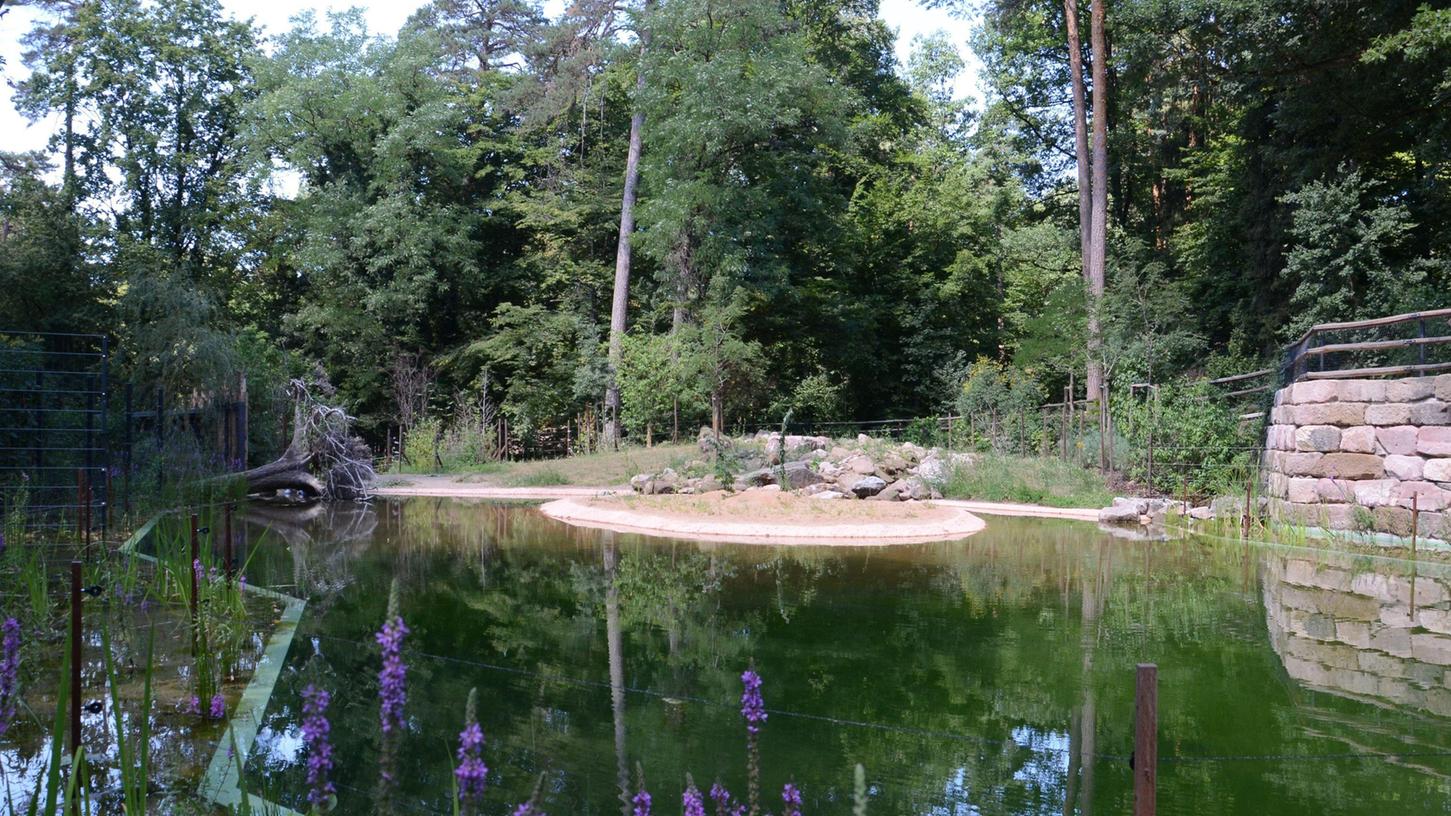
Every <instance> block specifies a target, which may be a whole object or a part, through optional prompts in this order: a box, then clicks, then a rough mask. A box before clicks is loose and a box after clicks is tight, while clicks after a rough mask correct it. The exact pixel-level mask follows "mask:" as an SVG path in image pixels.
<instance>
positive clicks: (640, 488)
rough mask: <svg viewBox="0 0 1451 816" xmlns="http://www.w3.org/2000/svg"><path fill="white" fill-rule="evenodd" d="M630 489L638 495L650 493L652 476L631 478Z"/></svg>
mask: <svg viewBox="0 0 1451 816" xmlns="http://www.w3.org/2000/svg"><path fill="white" fill-rule="evenodd" d="M630 489H631V490H633V491H635V492H636V493H649V492H650V474H648V473H641V474H639V475H636V476H631V477H630Z"/></svg>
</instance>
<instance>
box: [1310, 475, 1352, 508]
mask: <svg viewBox="0 0 1451 816" xmlns="http://www.w3.org/2000/svg"><path fill="white" fill-rule="evenodd" d="M1315 493H1316V495H1317V496H1319V498H1320V501H1327V502H1347V503H1348V502H1353V501H1355V483H1354V482H1343V481H1340V480H1337V479H1316V480H1315Z"/></svg>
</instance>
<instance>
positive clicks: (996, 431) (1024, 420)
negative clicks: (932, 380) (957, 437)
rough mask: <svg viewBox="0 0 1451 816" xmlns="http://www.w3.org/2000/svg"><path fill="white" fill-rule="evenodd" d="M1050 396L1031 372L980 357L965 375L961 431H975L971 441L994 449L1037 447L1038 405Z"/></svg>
mask: <svg viewBox="0 0 1451 816" xmlns="http://www.w3.org/2000/svg"><path fill="white" fill-rule="evenodd" d="M1045 399H1046V394H1045V393H1044V390H1043V386H1042V384H1041V383H1040V382H1039V381H1038V380H1037V379H1035V378H1034V377H1033V376H1032V374H1030V373H1029V372H1027V371H1025V370H1023V369H1021V368H1018V367H1016V366H1006V365H1003V364H1002V363H997V362H993V361H991V360H986V359H979V360H978V361H976V362H974V363H973V364H972V365H970V366H968V368H967V370H966V371H965V372H964V373H963V375H962V384H961V385H960V386H959V388H958V394H957V404H956V409H957V413H958V415H959V416H961V417H963V421H962V422H960V423H959V425H958V430H959V431H967V432H969V433H975V435H976V436H975V438H973V439H968V440H967V443H968V444H970V445H973V446H978V445H984V446H986V447H987V448H988V449H990V450H994V451H1007V450H1015V451H1017V452H1019V453H1023V452H1026V451H1027V450H1031V449H1033V448H1035V447H1036V445H1035V444H1034V441H1035V439H1036V438H1037V435H1038V433H1039V428H1038V425H1039V411H1038V406H1040V405H1042V404H1043V402H1044V401H1045Z"/></svg>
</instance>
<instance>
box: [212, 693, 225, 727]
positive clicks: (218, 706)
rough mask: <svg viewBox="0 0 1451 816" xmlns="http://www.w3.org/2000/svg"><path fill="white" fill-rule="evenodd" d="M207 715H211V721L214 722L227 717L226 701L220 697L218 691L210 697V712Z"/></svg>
mask: <svg viewBox="0 0 1451 816" xmlns="http://www.w3.org/2000/svg"><path fill="white" fill-rule="evenodd" d="M208 713H209V714H211V715H212V719H214V720H220V719H222V718H223V717H225V716H227V701H226V699H224V698H223V697H222V693H221V692H220V691H219V692H217V693H216V694H214V695H212V705H211V710H210V711H209V712H208Z"/></svg>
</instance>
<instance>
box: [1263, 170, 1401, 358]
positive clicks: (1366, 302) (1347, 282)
mask: <svg viewBox="0 0 1451 816" xmlns="http://www.w3.org/2000/svg"><path fill="white" fill-rule="evenodd" d="M1336 176H1337V177H1336V178H1333V179H1329V180H1326V181H1312V182H1310V183H1308V184H1306V185H1305V186H1303V187H1301V188H1300V189H1299V190H1297V191H1295V192H1293V193H1290V194H1288V195H1286V196H1284V198H1283V199H1282V200H1283V201H1284V202H1285V203H1286V204H1289V205H1291V206H1292V207H1294V208H1295V210H1294V216H1293V220H1292V221H1291V226H1290V235H1291V236H1292V237H1293V240H1294V244H1293V246H1291V248H1290V250H1289V252H1288V253H1287V254H1286V256H1285V272H1286V273H1287V274H1288V275H1290V276H1291V277H1292V280H1294V281H1295V290H1294V293H1293V294H1292V295H1291V297H1290V305H1291V307H1293V309H1294V317H1292V318H1291V319H1290V320H1289V321H1288V322H1287V323H1286V324H1285V330H1284V335H1285V339H1286V340H1292V339H1295V338H1297V337H1299V335H1301V334H1302V333H1304V331H1305V330H1306V329H1308V328H1310V327H1311V326H1313V325H1315V324H1316V323H1328V322H1336V321H1348V320H1363V319H1366V318H1370V317H1378V316H1382V315H1387V314H1394V313H1395V312H1397V311H1400V310H1402V309H1403V308H1405V307H1407V306H1410V305H1412V304H1414V303H1416V302H1417V301H1418V300H1419V298H1417V297H1416V295H1419V294H1420V292H1419V291H1418V290H1419V288H1420V285H1421V283H1422V282H1423V280H1424V270H1423V269H1421V268H1420V266H1419V264H1412V265H1411V266H1410V267H1405V266H1401V265H1398V264H1393V263H1392V262H1391V261H1390V257H1391V256H1392V254H1393V253H1394V251H1395V249H1396V248H1397V247H1398V246H1399V245H1400V244H1401V243H1402V242H1403V241H1404V240H1405V239H1406V237H1407V233H1409V232H1410V230H1411V229H1412V226H1413V225H1412V224H1411V223H1410V213H1409V211H1408V210H1407V209H1406V207H1405V205H1403V204H1399V203H1395V202H1393V201H1388V200H1382V201H1377V200H1376V198H1375V195H1374V191H1373V190H1372V185H1371V183H1370V182H1369V181H1367V180H1366V179H1365V178H1364V177H1363V176H1362V174H1361V172H1360V171H1359V170H1355V169H1352V168H1351V167H1349V166H1347V165H1342V166H1341V167H1340V168H1339V170H1338V171H1337V174H1336Z"/></svg>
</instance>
